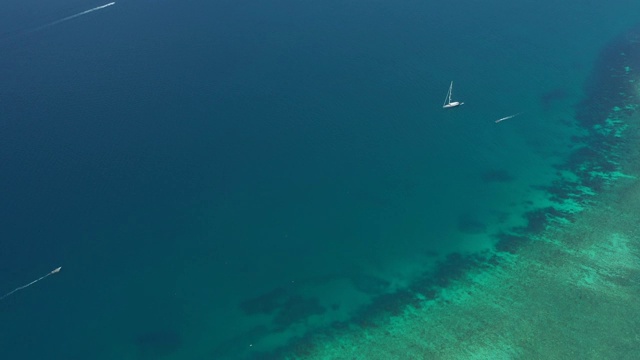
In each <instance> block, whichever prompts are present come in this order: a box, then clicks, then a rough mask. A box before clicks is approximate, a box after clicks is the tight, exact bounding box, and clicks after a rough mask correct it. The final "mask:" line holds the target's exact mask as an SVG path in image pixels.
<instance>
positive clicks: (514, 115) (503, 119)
mask: <svg viewBox="0 0 640 360" xmlns="http://www.w3.org/2000/svg"><path fill="white" fill-rule="evenodd" d="M520 114H522V113H517V114H513V115H509V116H505V117H503V118H502V119H498V120H496V121H495V123H496V124H497V123H499V122H501V121H505V120H509V119H511V118H514V117H516V116H518V115H520Z"/></svg>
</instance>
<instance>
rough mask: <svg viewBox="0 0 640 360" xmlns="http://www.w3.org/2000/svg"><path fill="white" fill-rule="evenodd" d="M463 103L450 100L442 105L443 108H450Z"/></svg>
mask: <svg viewBox="0 0 640 360" xmlns="http://www.w3.org/2000/svg"><path fill="white" fill-rule="evenodd" d="M462 104H464V103H463V102H459V101H454V102H450V103H448V104H445V105H443V106H442V108H443V109H450V108H454V107H456V106H460V105H462Z"/></svg>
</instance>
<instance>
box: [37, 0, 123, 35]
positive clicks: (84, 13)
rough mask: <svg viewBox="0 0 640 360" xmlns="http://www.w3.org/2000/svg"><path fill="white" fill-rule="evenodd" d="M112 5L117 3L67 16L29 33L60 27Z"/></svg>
mask: <svg viewBox="0 0 640 360" xmlns="http://www.w3.org/2000/svg"><path fill="white" fill-rule="evenodd" d="M111 5H115V1H114V2H110V3H108V4H104V5H100V6H97V7H94V8H93V9H89V10H85V11H83V12H80V13H77V14H75V15H71V16H67V17H65V18H62V19H60V20H56V21H52V22H50V23H48V24H44V25H42V26H39V27H37V28H35V29H33V30H31V31H29V33H32V32H35V31H40V30H42V29H46V28H48V27H51V26H54V25H58V24H60V23H62V22H65V21H69V20H71V19H75V18H77V17H79V16H82V15H86V14H88V13H91V12H94V11H98V10H102V9H104V8H107V7H109V6H111Z"/></svg>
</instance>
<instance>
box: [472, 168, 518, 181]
mask: <svg viewBox="0 0 640 360" xmlns="http://www.w3.org/2000/svg"><path fill="white" fill-rule="evenodd" d="M480 177H481V179H482V181H484V182H486V183H491V182H501V183H504V182H510V181H513V180H514V178H513V176H511V174H509V173H508V172H507V171H506V170H495V169H494V170H489V171H485V172H483V173H482V174H481V176H480Z"/></svg>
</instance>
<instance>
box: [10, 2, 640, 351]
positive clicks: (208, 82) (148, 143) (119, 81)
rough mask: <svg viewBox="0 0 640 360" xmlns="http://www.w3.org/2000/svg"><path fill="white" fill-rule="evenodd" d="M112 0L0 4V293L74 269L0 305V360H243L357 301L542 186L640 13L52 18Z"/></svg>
mask: <svg viewBox="0 0 640 360" xmlns="http://www.w3.org/2000/svg"><path fill="white" fill-rule="evenodd" d="M108 1H109V0H105V1H102V2H101V1H95V0H82V1H81V0H53V1H47V2H42V1H38V0H4V1H3V5H2V9H1V11H0V215H1V216H0V292H2V293H6V292H9V291H11V290H12V289H14V288H17V287H19V286H21V285H25V284H27V283H29V282H30V281H33V280H35V279H37V278H39V277H41V276H43V275H45V274H47V273H48V272H49V271H51V270H52V269H54V268H56V267H58V266H62V270H61V271H60V273H58V274H54V275H52V276H50V277H47V278H46V279H44V280H43V281H41V282H37V283H36V284H33V285H32V286H30V287H27V288H25V289H22V290H20V291H18V292H16V293H14V294H12V295H10V296H9V297H6V298H5V299H3V300H1V301H0V358H2V359H23V360H31V359H34V360H35V359H67V360H75V359H85V360H86V359H93V360H102V359H123V360H129V359H132V360H137V359H143V360H150V359H247V358H249V359H250V358H258V355H256V354H258V353H260V354H263V355H264V354H275V351H278V349H281V348H283V347H287V346H289V345H290V344H291V343H292V342H294V341H297V340H299V339H300V338H303V337H304V336H305V334H308V333H310V332H314V331H326V329H327V328H331V326H334V327H337V326H342V327H343V326H349V323H350V322H353V321H363V320H362V319H363V318H365V317H366V316H368V314H369V313H373V312H375V309H373V308H372V307H371V304H375V303H379V301H378V302H376V299H380V298H384V297H385V296H387V297H392V294H397V293H398V292H401V291H402V289H404V288H406V287H407V286H410V284H411V283H412V281H414V280H415V279H416V278H421V277H424V276H425V274H426V273H428V272H429V271H432V270H433V269H435V268H436V267H437V266H438V264H439V263H441V262H442V261H444V260H443V259H446V257H447V255H448V254H451V253H464V254H469V253H474V252H482V251H486V250H487V249H491V248H492V247H493V246H494V245H495V243H496V242H497V241H498V238H497V237H496V235H495V234H496V233H499V232H500V231H503V230H504V229H507V228H511V227H517V226H526V225H527V217H526V215H525V214H526V213H527V212H530V211H533V210H535V209H536V208H537V207H542V206H545V201H546V200H545V199H546V198H547V197H546V195H545V193H544V191H543V190H540V189H542V188H543V186H544V185H545V184H550V183H552V182H553V181H554V179H555V176H557V173H558V170H557V168H556V167H554V165H556V164H559V163H562V162H563V161H564V159H565V157H566V156H568V154H569V151H570V149H571V146H572V145H571V139H572V137H573V136H576V135H581V134H583V132H582V131H581V129H580V127H579V126H578V125H576V124H575V123H574V122H573V121H572V112H573V107H574V105H575V104H577V103H579V102H580V100H581V99H582V97H583V92H584V84H585V81H586V79H587V78H588V77H589V74H590V72H591V69H592V68H593V66H594V61H595V59H596V57H597V55H598V53H599V52H600V51H601V49H602V48H603V47H604V46H605V44H606V43H607V42H608V41H609V40H610V39H611V38H613V37H615V36H616V35H618V34H619V33H620V32H622V31H624V30H626V29H627V28H629V27H630V26H633V25H634V22H636V21H638V18H637V14H640V4H639V3H638V2H637V1H635V0H634V1H631V0H615V1H610V2H604V1H589V0H566V1H562V2H558V1H556V0H553V1H551V0H537V1H533V0H531V1H529V0H523V1H508V0H490V1H473V0H460V1H456V2H451V3H444V4H443V2H441V1H440V2H438V1H433V0H420V1H418V0H409V1H391V0H377V1H371V0H342V1H337V0H322V1H320V0H317V1H316V0H310V1H295V0H273V1H257V0H256V1H248V0H233V1H231V0H208V1H207V0H181V1H177V0H117V1H116V3H115V4H113V5H112V6H108V7H105V8H101V9H96V10H95V11H90V12H87V13H85V14H82V15H79V16H77V17H74V18H71V19H67V20H65V21H61V22H58V20H62V19H65V18H67V17H70V16H73V15H74V14H80V13H82V12H85V11H87V10H91V9H95V8H96V7H99V6H102V5H105V4H107V3H108ZM443 5H444V6H443ZM614 5H615V6H614ZM451 81H454V98H456V99H457V100H460V101H464V102H465V105H464V106H462V107H459V108H455V109H449V110H443V109H442V101H443V100H444V98H445V95H446V93H447V89H448V87H449V84H450V82H451ZM516 113H519V114H520V115H518V116H517V117H514V118H512V119H509V120H508V121H504V122H501V123H499V124H496V123H494V120H496V119H499V118H502V117H505V116H508V115H512V114H516ZM390 294H391V295H390ZM356 319H357V320H356ZM263 355H261V356H263ZM264 356H265V357H266V356H267V355H264ZM274 357H275V355H274Z"/></svg>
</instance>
